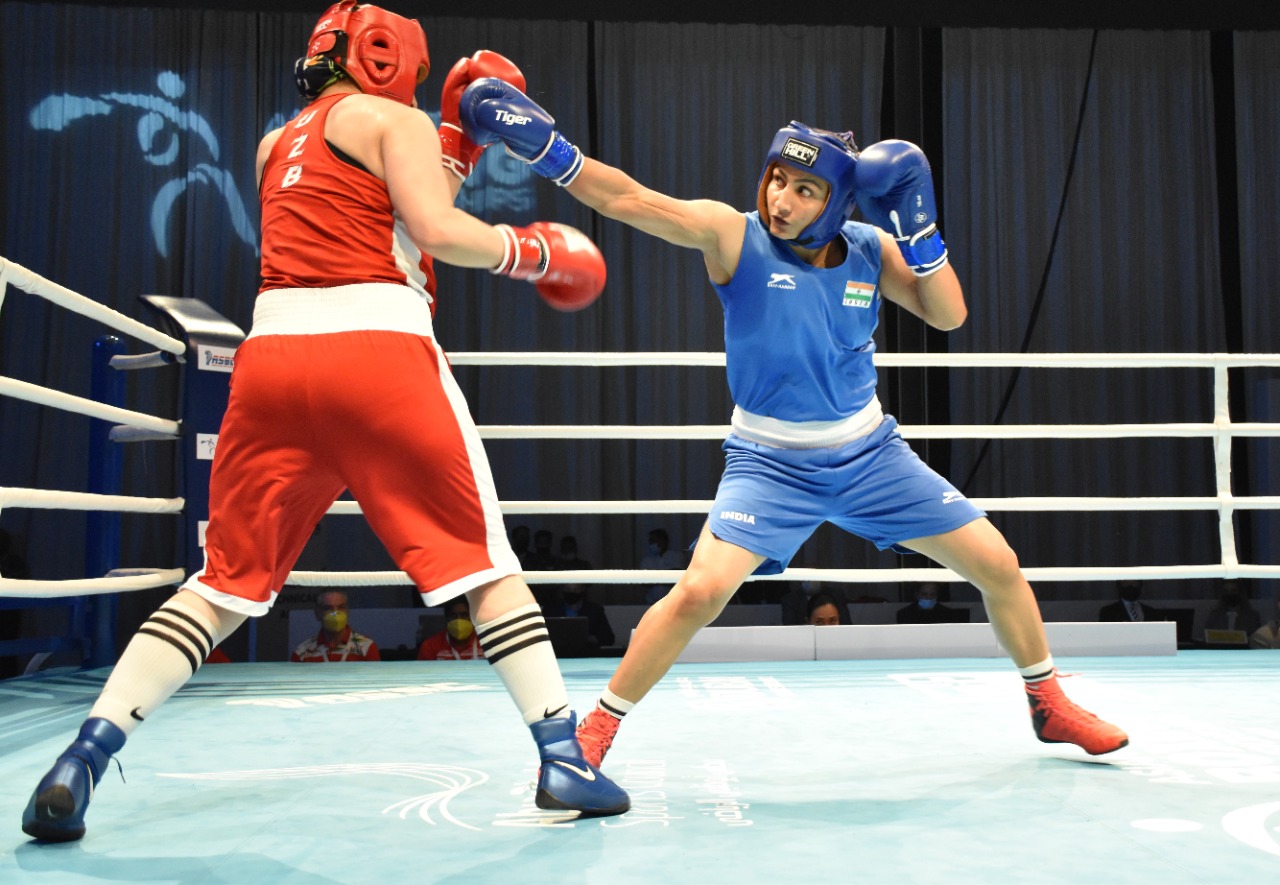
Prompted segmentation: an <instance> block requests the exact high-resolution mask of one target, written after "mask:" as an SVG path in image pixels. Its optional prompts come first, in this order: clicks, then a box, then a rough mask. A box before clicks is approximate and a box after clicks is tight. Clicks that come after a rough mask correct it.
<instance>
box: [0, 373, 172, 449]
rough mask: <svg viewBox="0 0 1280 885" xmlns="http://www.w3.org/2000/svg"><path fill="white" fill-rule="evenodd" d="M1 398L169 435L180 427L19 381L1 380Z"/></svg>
mask: <svg viewBox="0 0 1280 885" xmlns="http://www.w3.org/2000/svg"><path fill="white" fill-rule="evenodd" d="M0 396H11V397H13V398H14V399H20V400H26V401H27V402H30V403H38V404H40V405H42V406H52V407H53V408H55V409H62V410H63V411H66V412H75V413H76V414H79V415H88V416H89V417H90V418H101V419H102V420H103V421H115V422H118V423H120V424H127V425H129V426H130V427H142V428H145V429H147V430H156V431H159V432H161V433H166V434H170V435H176V434H177V433H178V429H179V427H180V426H181V425H180V424H179V423H178V422H177V421H170V420H168V419H166V418H157V417H156V416H155V415H144V414H143V413H142V412H131V411H129V410H128V409H121V408H119V407H118V406H109V405H107V404H106V403H100V402H97V401H96V400H91V399H85V398H84V397H80V396H73V395H72V394H69V393H62V392H61V391H57V390H50V389H49V388H47V387H41V386H39V385H38V384H29V383H27V382H26V381H19V380H17V379H16V378H0Z"/></svg>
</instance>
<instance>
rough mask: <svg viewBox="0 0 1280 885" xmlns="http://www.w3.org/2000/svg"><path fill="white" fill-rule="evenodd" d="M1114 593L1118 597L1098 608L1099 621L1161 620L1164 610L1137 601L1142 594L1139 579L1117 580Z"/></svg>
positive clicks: (1163, 618)
mask: <svg viewBox="0 0 1280 885" xmlns="http://www.w3.org/2000/svg"><path fill="white" fill-rule="evenodd" d="M1116 595H1117V596H1119V597H1120V598H1119V599H1117V600H1116V601H1115V602H1112V603H1108V604H1107V605H1104V606H1103V607H1102V608H1100V609H1098V620H1099V621H1163V620H1165V617H1164V612H1162V611H1160V610H1159V609H1156V608H1152V607H1151V606H1149V605H1147V604H1146V603H1145V602H1139V601H1138V597H1140V596H1141V595H1142V582H1141V581H1119V582H1117V583H1116Z"/></svg>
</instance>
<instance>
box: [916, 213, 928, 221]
mask: <svg viewBox="0 0 1280 885" xmlns="http://www.w3.org/2000/svg"><path fill="white" fill-rule="evenodd" d="M928 220H929V216H928V215H927V214H926V213H924V212H917V213H916V224H924V223H925V222H926V221H928Z"/></svg>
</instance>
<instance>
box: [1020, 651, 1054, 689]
mask: <svg viewBox="0 0 1280 885" xmlns="http://www.w3.org/2000/svg"><path fill="white" fill-rule="evenodd" d="M1018 672H1019V673H1021V674H1022V678H1023V679H1024V680H1025V681H1026V683H1027V685H1038V684H1040V683H1041V682H1045V681H1047V680H1049V679H1052V678H1053V674H1054V669H1053V655H1049V657H1047V658H1045V659H1044V660H1043V661H1041V662H1040V663H1038V664H1032V665H1031V666H1030V667H1019V668H1018Z"/></svg>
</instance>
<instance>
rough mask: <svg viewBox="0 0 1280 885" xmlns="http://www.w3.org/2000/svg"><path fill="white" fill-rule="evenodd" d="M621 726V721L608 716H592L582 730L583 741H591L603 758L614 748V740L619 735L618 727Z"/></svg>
mask: <svg viewBox="0 0 1280 885" xmlns="http://www.w3.org/2000/svg"><path fill="white" fill-rule="evenodd" d="M621 724H622V723H621V722H620V721H619V720H617V719H614V718H613V717H612V716H609V715H608V714H598V715H595V716H592V717H591V718H590V720H589V721H588V722H586V723H585V727H584V728H583V729H582V739H583V740H584V741H590V742H591V744H592V746H594V747H596V748H597V749H599V750H600V755H601V756H603V755H604V754H605V753H607V752H609V748H610V747H612V746H613V739H614V737H615V736H616V735H617V734H618V726H619V725H621Z"/></svg>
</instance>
